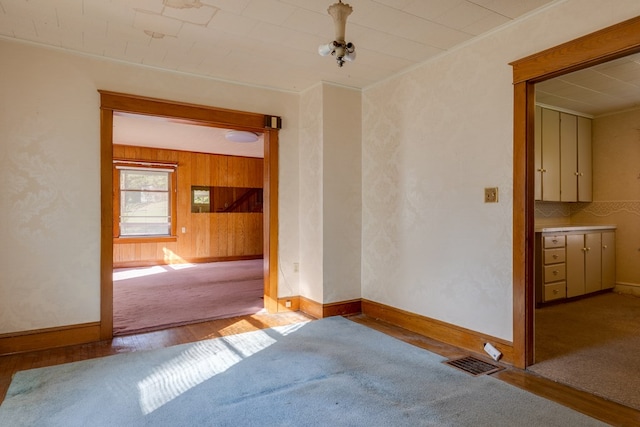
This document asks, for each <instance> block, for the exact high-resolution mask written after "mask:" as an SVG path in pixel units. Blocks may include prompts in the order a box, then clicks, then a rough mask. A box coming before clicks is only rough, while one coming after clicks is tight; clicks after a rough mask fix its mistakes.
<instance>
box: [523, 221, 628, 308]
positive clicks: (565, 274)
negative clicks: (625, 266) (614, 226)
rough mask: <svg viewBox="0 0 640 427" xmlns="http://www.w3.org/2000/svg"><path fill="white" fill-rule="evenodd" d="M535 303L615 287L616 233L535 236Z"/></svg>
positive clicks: (586, 232) (570, 233)
mask: <svg viewBox="0 0 640 427" xmlns="http://www.w3.org/2000/svg"><path fill="white" fill-rule="evenodd" d="M535 245H536V252H535V283H536V302H538V303H545V302H550V301H553V300H558V299H564V298H573V297H577V296H581V295H586V294H590V293H593V292H598V291H600V290H603V289H611V288H613V287H614V286H615V275H616V273H615V232H614V231H612V230H606V231H585V232H574V231H567V232H561V233H536V240H535Z"/></svg>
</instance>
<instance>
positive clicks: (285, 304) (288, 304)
mask: <svg viewBox="0 0 640 427" xmlns="http://www.w3.org/2000/svg"><path fill="white" fill-rule="evenodd" d="M284 306H285V307H286V308H291V300H290V299H288V300H286V301H285V302H284Z"/></svg>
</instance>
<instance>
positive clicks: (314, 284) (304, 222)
mask: <svg viewBox="0 0 640 427" xmlns="http://www.w3.org/2000/svg"><path fill="white" fill-rule="evenodd" d="M322 94H323V93H322V85H321V84H319V85H316V86H314V87H313V88H311V89H309V90H307V91H305V92H304V93H303V94H302V95H301V97H300V148H299V155H300V160H299V162H300V197H299V200H300V295H301V296H303V297H305V298H309V299H311V300H313V301H316V302H322V301H323V295H324V292H323V280H324V277H323V263H324V258H323V257H324V241H323V231H322V224H323V216H322V215H323V210H322V202H323V201H322V154H323V149H322V148H323V135H322V122H323V117H322V102H323V97H322Z"/></svg>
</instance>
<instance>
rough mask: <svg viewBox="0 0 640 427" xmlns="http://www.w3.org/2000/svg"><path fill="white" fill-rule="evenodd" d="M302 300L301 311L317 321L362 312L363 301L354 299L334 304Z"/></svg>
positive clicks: (307, 299)
mask: <svg viewBox="0 0 640 427" xmlns="http://www.w3.org/2000/svg"><path fill="white" fill-rule="evenodd" d="M299 298H300V311H301V312H303V313H305V314H308V315H309V316H313V317H315V318H317V319H323V318H325V317H332V316H347V315H350V314H358V313H361V312H362V308H361V307H362V306H361V300H360V299H353V300H348V301H339V302H332V303H328V304H322V303H319V302H316V301H313V300H311V299H309V298H305V297H299Z"/></svg>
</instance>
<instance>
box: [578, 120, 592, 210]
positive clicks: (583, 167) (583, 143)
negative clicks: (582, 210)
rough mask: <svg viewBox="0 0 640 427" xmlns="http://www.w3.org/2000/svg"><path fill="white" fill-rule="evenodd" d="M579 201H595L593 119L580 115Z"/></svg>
mask: <svg viewBox="0 0 640 427" xmlns="http://www.w3.org/2000/svg"><path fill="white" fill-rule="evenodd" d="M577 130H578V132H577V150H578V199H577V200H578V201H579V202H591V201H593V166H592V152H591V150H592V147H591V119H587V118H586V117H578V123H577Z"/></svg>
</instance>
